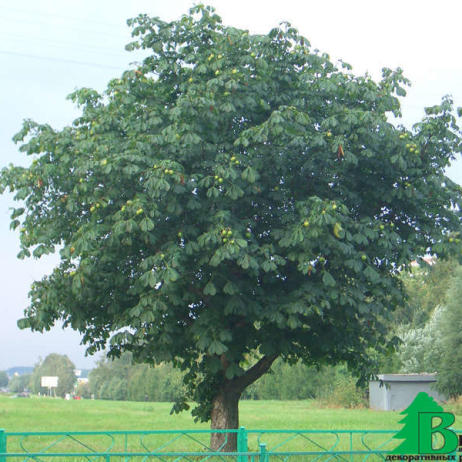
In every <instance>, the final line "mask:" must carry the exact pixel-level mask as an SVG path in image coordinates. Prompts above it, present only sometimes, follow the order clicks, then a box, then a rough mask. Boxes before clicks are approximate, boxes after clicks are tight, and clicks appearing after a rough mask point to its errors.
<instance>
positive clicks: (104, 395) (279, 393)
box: [80, 353, 365, 407]
mask: <svg viewBox="0 0 462 462" xmlns="http://www.w3.org/2000/svg"><path fill="white" fill-rule="evenodd" d="M182 387H183V384H182V375H181V372H179V371H178V370H177V369H174V368H173V367H172V366H170V365H167V364H162V365H158V366H156V367H150V366H149V365H147V364H133V363H132V358H131V355H130V354H129V353H126V354H124V355H123V356H122V357H121V358H119V359H116V360H108V359H102V360H100V361H99V363H98V365H97V367H96V368H95V369H93V370H92V371H91V372H90V375H89V382H88V384H87V385H85V386H82V387H81V388H80V392H81V393H82V396H83V397H90V396H91V395H93V396H94V397H95V398H97V399H109V400H130V401H169V402H172V401H175V399H176V398H177V397H178V396H180V395H181V393H182V391H183V390H182ZM364 396H365V392H364V390H361V389H359V388H357V387H356V384H355V379H354V378H353V376H352V375H351V374H350V373H349V372H348V371H347V369H346V368H345V367H338V366H337V367H323V368H321V369H319V370H317V369H316V368H314V367H307V366H305V365H303V364H301V363H297V364H295V365H292V366H290V365H288V364H286V363H283V362H282V361H276V363H275V364H274V365H273V367H272V372H271V373H270V374H267V375H265V376H263V377H262V378H261V379H260V380H258V381H257V382H255V383H254V384H252V385H251V386H250V387H249V388H248V389H247V390H246V391H245V393H244V395H243V399H274V400H297V399H317V400H321V401H326V402H327V401H330V402H334V404H338V405H341V406H345V407H353V406H357V405H359V404H362V403H363V402H364Z"/></svg>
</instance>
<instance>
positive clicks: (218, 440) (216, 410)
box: [210, 391, 241, 452]
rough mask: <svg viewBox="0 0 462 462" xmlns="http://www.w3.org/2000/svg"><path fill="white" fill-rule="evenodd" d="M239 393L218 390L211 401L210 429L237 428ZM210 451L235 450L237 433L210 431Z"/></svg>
mask: <svg viewBox="0 0 462 462" xmlns="http://www.w3.org/2000/svg"><path fill="white" fill-rule="evenodd" d="M240 397H241V393H237V392H234V391H222V392H220V393H219V394H218V395H217V396H215V398H214V399H213V402H212V413H211V427H212V430H226V429H230V428H231V429H234V428H239V398H240ZM210 446H211V448H212V451H223V452H234V451H237V433H212V435H211V437H210Z"/></svg>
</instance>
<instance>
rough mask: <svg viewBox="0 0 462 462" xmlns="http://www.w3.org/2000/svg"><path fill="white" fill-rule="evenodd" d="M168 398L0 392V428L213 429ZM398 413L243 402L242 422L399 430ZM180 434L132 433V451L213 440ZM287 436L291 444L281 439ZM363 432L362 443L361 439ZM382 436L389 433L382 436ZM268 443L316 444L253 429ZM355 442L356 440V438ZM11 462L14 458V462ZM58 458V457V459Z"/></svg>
mask: <svg viewBox="0 0 462 462" xmlns="http://www.w3.org/2000/svg"><path fill="white" fill-rule="evenodd" d="M170 409H171V404H170V403H136V402H123V401H101V400H94V401H93V400H81V401H74V400H71V401H65V400H62V399H52V398H37V397H32V398H30V399H25V398H24V399H19V398H16V399H12V398H9V397H2V396H0V428H4V429H5V430H6V431H7V432H27V431H29V432H30V431H111V430H182V429H183V430H188V429H189V430H191V429H205V430H206V429H209V428H210V427H209V424H208V423H194V420H193V418H192V417H191V415H190V414H189V413H182V414H180V415H170ZM399 420H400V419H399V416H398V414H397V413H394V412H378V411H370V410H368V409H350V410H348V409H322V408H319V407H317V406H316V404H315V402H313V401H241V403H240V422H241V425H243V426H244V427H246V428H247V429H248V430H260V429H261V430H265V429H266V430H271V429H289V430H296V429H300V430H307V429H310V430H311V429H315V430H316V429H317V430H324V429H328V430H331V429H345V430H350V429H357V430H371V429H397V428H399V424H398V421H399ZM193 436H194V438H195V439H196V441H194V440H192V439H191V438H190V437H189V436H182V437H180V438H179V439H178V440H176V441H173V442H172V441H171V440H172V435H149V436H145V437H140V436H139V435H136V436H135V435H133V436H129V437H128V443H127V446H128V447H129V449H130V450H132V451H136V450H140V451H144V450H146V448H149V449H150V450H155V449H156V448H159V447H161V446H163V445H167V446H166V447H168V449H169V450H172V451H173V450H179V451H180V450H191V451H192V450H202V449H203V446H207V445H208V443H209V435H208V434H203V435H193ZM123 438H124V437H123V436H116V437H111V436H107V435H103V436H94V435H92V436H83V437H79V441H80V442H75V441H70V440H69V438H66V439H64V440H63V441H62V442H60V443H58V444H57V445H56V446H54V447H53V450H54V451H57V452H60V451H63V452H68V451H76V452H79V451H82V449H83V447H82V446H81V444H85V445H87V446H91V447H92V448H95V449H97V450H99V451H104V450H105V449H107V448H109V447H110V446H111V445H113V448H114V449H118V450H124V447H125V444H126V443H125V441H124V439H123ZM288 438H293V439H291V440H290V442H288V443H284V444H282V443H283V442H284V441H285V440H287V439H288ZM336 438H337V436H334V435H316V438H314V439H315V440H316V442H317V444H321V445H322V446H323V447H331V446H332V444H334V443H335V441H336ZM348 438H349V436H348V435H341V440H339V445H340V446H341V447H342V448H344V449H347V448H348ZM359 438H360V437H359V436H358V437H357V439H358V444H359ZM381 438H382V440H383V439H384V438H385V439H387V438H389V436H386V437H381ZM20 440H21V437H19V436H9V437H8V450H9V451H10V452H13V451H15V450H20V444H21V441H20ZM55 440H56V437H55V436H52V437H37V436H31V437H28V438H27V439H26V440H24V442H23V445H24V447H25V448H27V449H29V450H30V451H34V450H39V449H41V448H44V447H46V446H48V445H49V444H52V443H53V442H54V441H55ZM261 442H264V443H267V444H268V448H274V447H275V446H277V445H279V444H282V446H281V447H280V450H285V451H291V450H292V451H293V450H299V451H300V450H305V451H306V450H316V447H315V446H314V445H313V444H314V443H312V442H310V441H309V440H307V438H306V437H305V436H302V435H298V436H295V437H294V435H293V434H292V435H291V434H255V433H254V434H249V448H250V449H251V450H255V451H256V450H257V449H258V447H259V443H261ZM355 444H356V443H355ZM10 462H11V461H10ZM54 462H56V461H54Z"/></svg>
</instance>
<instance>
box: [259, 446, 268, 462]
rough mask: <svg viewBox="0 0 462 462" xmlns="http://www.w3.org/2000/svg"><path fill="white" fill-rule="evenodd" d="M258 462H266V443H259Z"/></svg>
mask: <svg viewBox="0 0 462 462" xmlns="http://www.w3.org/2000/svg"><path fill="white" fill-rule="evenodd" d="M259 462H268V453H267V451H266V444H265V443H260V460H259Z"/></svg>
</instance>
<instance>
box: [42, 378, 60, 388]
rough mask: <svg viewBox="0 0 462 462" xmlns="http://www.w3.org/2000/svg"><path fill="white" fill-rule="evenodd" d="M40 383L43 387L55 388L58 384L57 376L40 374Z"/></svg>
mask: <svg viewBox="0 0 462 462" xmlns="http://www.w3.org/2000/svg"><path fill="white" fill-rule="evenodd" d="M40 384H41V385H42V387H44V388H56V387H57V386H58V377H56V376H46V375H42V377H41V381H40Z"/></svg>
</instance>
